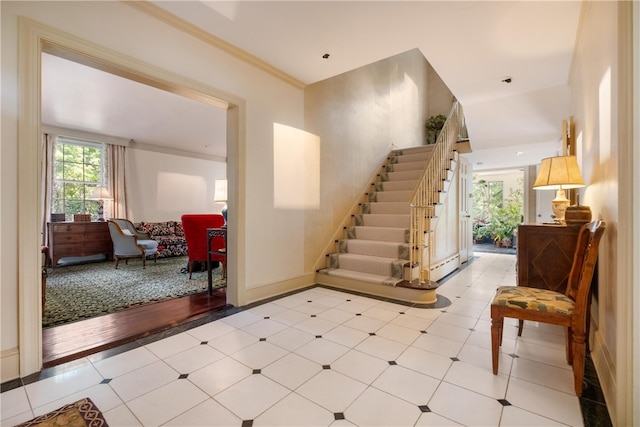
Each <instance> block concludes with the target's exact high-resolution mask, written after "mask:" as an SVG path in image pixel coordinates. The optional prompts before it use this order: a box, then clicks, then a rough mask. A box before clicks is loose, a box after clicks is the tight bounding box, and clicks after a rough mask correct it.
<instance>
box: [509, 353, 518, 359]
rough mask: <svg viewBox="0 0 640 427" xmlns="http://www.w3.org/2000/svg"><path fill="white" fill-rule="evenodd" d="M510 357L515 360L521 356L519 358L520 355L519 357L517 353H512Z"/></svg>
mask: <svg viewBox="0 0 640 427" xmlns="http://www.w3.org/2000/svg"><path fill="white" fill-rule="evenodd" d="M509 356H511V357H513V358H514V359H517V358H518V357H520V356H518V355H517V354H515V353H511V354H510V355H509Z"/></svg>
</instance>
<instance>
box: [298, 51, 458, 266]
mask: <svg viewBox="0 0 640 427" xmlns="http://www.w3.org/2000/svg"><path fill="white" fill-rule="evenodd" d="M432 89H433V92H434V93H435V94H436V95H432ZM304 92H305V126H306V130H307V131H309V132H311V133H313V134H315V135H317V136H319V137H320V145H321V151H320V152H321V157H320V163H321V174H322V175H321V180H320V182H321V184H322V186H321V188H320V206H321V207H322V209H318V210H309V211H307V213H306V216H305V230H306V231H305V236H304V241H305V245H306V249H305V250H306V251H308V252H309V253H313V254H314V255H315V256H316V257H319V256H321V255H322V250H323V249H324V248H325V246H326V245H327V244H329V243H330V241H331V236H332V234H333V233H334V232H335V230H336V228H337V227H338V226H339V224H340V223H341V222H342V220H343V219H344V217H345V215H347V214H348V212H349V209H350V208H351V207H352V205H353V203H354V200H356V198H357V197H358V196H359V195H361V194H362V193H363V192H364V191H365V190H366V189H367V185H368V184H369V183H370V179H371V177H372V176H373V174H374V173H375V172H376V171H377V170H378V167H379V166H380V165H381V164H382V162H383V160H384V159H385V158H386V156H387V154H388V153H389V151H390V150H392V149H395V148H402V147H412V146H417V145H423V144H424V141H425V121H426V119H427V118H428V117H429V116H430V115H432V114H439V113H442V114H445V115H448V114H449V111H450V110H451V107H452V96H451V92H450V91H449V90H448V89H447V88H446V86H445V85H444V83H443V82H442V80H440V78H439V77H438V75H437V74H435V72H434V71H433V69H432V67H431V66H430V65H429V63H428V62H427V60H426V59H425V58H424V56H423V55H422V53H421V52H420V51H419V50H417V49H414V50H411V51H408V52H405V53H402V54H399V55H396V56H393V57H391V58H387V59H384V60H381V61H378V62H376V63H373V64H370V65H367V66H364V67H361V68H358V69H356V70H353V71H350V72H347V73H344V74H341V75H339V76H336V77H333V78H331V79H327V80H324V81H321V82H318V83H314V84H311V85H309V86H307V87H306V88H305V91H304ZM313 261H315V260H313ZM307 267H308V268H313V264H310V265H309V266H307Z"/></svg>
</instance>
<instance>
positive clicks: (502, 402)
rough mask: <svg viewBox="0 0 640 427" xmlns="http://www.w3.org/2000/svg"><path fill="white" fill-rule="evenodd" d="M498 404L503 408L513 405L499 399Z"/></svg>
mask: <svg viewBox="0 0 640 427" xmlns="http://www.w3.org/2000/svg"><path fill="white" fill-rule="evenodd" d="M498 403H500V404H501V405H502V406H511V403H509V401H508V400H507V399H498Z"/></svg>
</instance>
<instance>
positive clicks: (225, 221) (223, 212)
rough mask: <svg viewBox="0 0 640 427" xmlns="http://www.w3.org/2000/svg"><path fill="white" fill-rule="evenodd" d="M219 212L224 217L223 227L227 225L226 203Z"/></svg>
mask: <svg viewBox="0 0 640 427" xmlns="http://www.w3.org/2000/svg"><path fill="white" fill-rule="evenodd" d="M220 214H222V217H223V218H224V225H223V227H226V226H227V204H226V203H225V204H224V206H223V207H222V210H221V211H220Z"/></svg>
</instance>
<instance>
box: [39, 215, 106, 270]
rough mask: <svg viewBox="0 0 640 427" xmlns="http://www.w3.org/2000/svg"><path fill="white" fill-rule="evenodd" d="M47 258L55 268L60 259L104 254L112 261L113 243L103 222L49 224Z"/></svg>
mask: <svg viewBox="0 0 640 427" xmlns="http://www.w3.org/2000/svg"><path fill="white" fill-rule="evenodd" d="M47 228H48V233H49V256H50V258H51V265H52V266H53V267H56V266H57V265H58V261H59V260H60V258H64V257H82V256H88V255H97V254H105V255H106V256H107V259H109V260H113V243H112V242H111V235H110V234H109V227H108V226H107V223H106V222H105V221H96V222H89V221H87V222H80V221H79V222H50V223H48V224H47Z"/></svg>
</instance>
